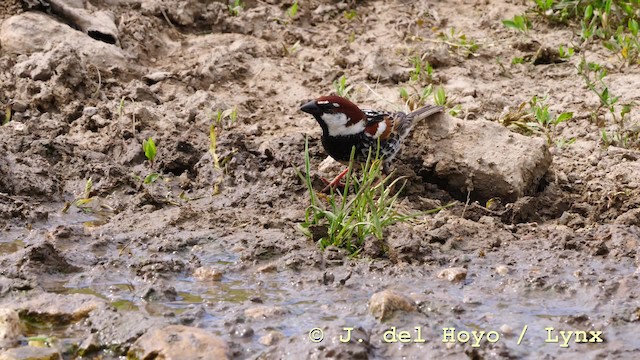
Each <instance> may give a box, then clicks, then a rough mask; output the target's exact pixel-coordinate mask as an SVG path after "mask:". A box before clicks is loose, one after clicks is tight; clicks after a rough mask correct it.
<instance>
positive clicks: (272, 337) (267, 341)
mask: <svg viewBox="0 0 640 360" xmlns="http://www.w3.org/2000/svg"><path fill="white" fill-rule="evenodd" d="M282 339H284V334H283V333H281V332H279V331H269V332H268V333H267V334H266V335H263V336H261V337H260V339H258V342H259V343H260V344H262V345H264V346H271V345H273V344H276V343H278V342H279V341H280V340H282Z"/></svg>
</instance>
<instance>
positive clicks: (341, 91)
mask: <svg viewBox="0 0 640 360" xmlns="http://www.w3.org/2000/svg"><path fill="white" fill-rule="evenodd" d="M333 87H334V88H335V90H336V94H338V96H342V97H345V98H349V92H350V91H351V89H352V88H353V86H352V85H347V77H346V76H344V75H342V76H341V77H340V79H338V80H336V81H334V82H333Z"/></svg>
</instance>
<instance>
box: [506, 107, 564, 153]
mask: <svg viewBox="0 0 640 360" xmlns="http://www.w3.org/2000/svg"><path fill="white" fill-rule="evenodd" d="M527 105H528V108H526V107H527ZM572 118H573V113H572V112H563V113H560V114H552V113H551V111H550V110H549V105H548V104H547V97H544V98H542V99H541V98H539V97H538V96H533V97H532V98H531V100H529V101H528V102H525V103H522V104H520V106H519V107H518V109H517V110H516V111H514V112H511V113H509V114H507V115H506V116H504V117H503V118H502V119H500V122H501V123H502V124H503V125H504V126H507V127H509V128H511V129H514V130H516V131H518V132H520V133H523V134H526V135H532V134H536V135H542V136H544V137H545V138H546V140H547V144H549V145H553V144H555V145H556V146H558V147H563V146H566V145H569V144H572V143H573V142H575V139H574V138H570V139H565V138H560V137H558V135H557V126H558V125H560V124H561V123H563V122H566V121H569V120H571V119H572Z"/></svg>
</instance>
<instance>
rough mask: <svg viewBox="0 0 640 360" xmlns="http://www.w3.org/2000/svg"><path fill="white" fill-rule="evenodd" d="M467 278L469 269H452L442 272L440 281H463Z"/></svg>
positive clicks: (439, 276)
mask: <svg viewBox="0 0 640 360" xmlns="http://www.w3.org/2000/svg"><path fill="white" fill-rule="evenodd" d="M466 278H467V269H465V268H463V267H452V268H448V269H444V270H442V271H440V273H439V274H438V279H446V280H448V281H451V282H458V281H462V280H464V279H466Z"/></svg>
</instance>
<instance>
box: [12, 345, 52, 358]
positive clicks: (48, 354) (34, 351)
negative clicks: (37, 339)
mask: <svg viewBox="0 0 640 360" xmlns="http://www.w3.org/2000/svg"><path fill="white" fill-rule="evenodd" d="M60 359H62V355H60V352H59V351H58V350H57V349H54V348H48V347H39V346H22V347H18V348H13V349H9V350H7V351H5V352H3V353H2V354H0V360H60Z"/></svg>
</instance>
